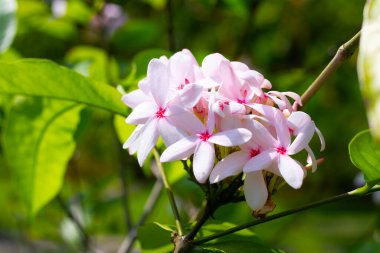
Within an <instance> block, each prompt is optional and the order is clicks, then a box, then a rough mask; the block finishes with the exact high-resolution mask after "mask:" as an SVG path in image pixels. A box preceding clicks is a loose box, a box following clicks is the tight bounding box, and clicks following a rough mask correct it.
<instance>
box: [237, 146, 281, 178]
mask: <svg viewBox="0 0 380 253" xmlns="http://www.w3.org/2000/svg"><path fill="white" fill-rule="evenodd" d="M277 156H278V155H277V153H276V152H275V151H269V150H267V151H264V152H262V153H260V154H258V155H257V156H254V157H252V158H251V159H250V160H249V161H248V162H247V163H246V164H245V166H244V168H243V171H244V172H246V173H247V172H252V171H259V170H265V169H266V168H268V167H270V166H271V165H272V163H273V162H274V161H275V160H276V159H277Z"/></svg>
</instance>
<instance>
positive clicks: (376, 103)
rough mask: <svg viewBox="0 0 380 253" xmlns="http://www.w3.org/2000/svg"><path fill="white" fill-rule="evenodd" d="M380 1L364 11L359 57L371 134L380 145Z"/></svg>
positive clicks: (371, 1) (372, 3)
mask: <svg viewBox="0 0 380 253" xmlns="http://www.w3.org/2000/svg"><path fill="white" fill-rule="evenodd" d="M379 64H380V0H369V1H367V4H366V6H365V9H364V20H363V25H362V30H361V38H360V48H359V56H358V74H359V80H360V84H361V90H362V94H363V98H364V102H365V105H366V108H367V116H368V121H369V126H370V129H371V133H372V135H373V136H374V138H375V141H376V142H377V143H378V144H379V145H380V71H379V68H378V66H379Z"/></svg>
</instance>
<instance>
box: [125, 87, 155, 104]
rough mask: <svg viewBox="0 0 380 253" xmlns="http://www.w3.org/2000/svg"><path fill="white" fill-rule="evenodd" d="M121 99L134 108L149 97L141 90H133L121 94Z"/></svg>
mask: <svg viewBox="0 0 380 253" xmlns="http://www.w3.org/2000/svg"><path fill="white" fill-rule="evenodd" d="M121 100H122V101H123V102H124V103H125V104H126V105H127V106H129V107H130V108H135V107H136V106H138V105H139V104H141V103H143V102H147V101H149V100H150V98H149V97H148V96H147V95H146V94H145V93H144V92H143V91H142V90H134V91H132V92H130V93H128V94H125V95H123V97H122V98H121Z"/></svg>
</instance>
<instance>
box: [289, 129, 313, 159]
mask: <svg viewBox="0 0 380 253" xmlns="http://www.w3.org/2000/svg"><path fill="white" fill-rule="evenodd" d="M314 131H315V125H314V122H313V121H310V122H309V123H308V125H306V126H304V127H303V128H302V129H300V130H299V132H298V134H297V136H296V138H295V139H294V141H293V143H292V144H291V145H290V146H289V148H288V152H287V153H288V154H289V155H293V154H297V153H298V152H300V151H301V150H302V149H305V147H306V146H307V145H308V144H309V142H310V140H311V138H312V137H313V135H314Z"/></svg>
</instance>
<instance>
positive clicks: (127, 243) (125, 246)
mask: <svg viewBox="0 0 380 253" xmlns="http://www.w3.org/2000/svg"><path fill="white" fill-rule="evenodd" d="M161 190H162V181H161V179H157V181H156V183H155V184H154V186H153V189H152V191H151V193H150V194H149V198H148V200H147V201H146V203H145V206H144V210H143V213H142V215H141V216H140V219H139V221H138V222H137V224H136V226H134V227H133V228H131V229H130V230H129V233H128V236H127V237H126V238H125V239H124V241H123V242H122V244H121V246H120V247H119V249H118V251H117V253H129V252H131V250H132V247H133V244H134V242H135V241H136V239H137V229H138V228H139V227H140V226H142V225H144V223H145V221H146V219H147V218H148V215H149V214H150V213H151V212H152V210H153V207H154V206H155V204H156V203H157V200H158V198H159V197H160V193H161Z"/></svg>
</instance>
